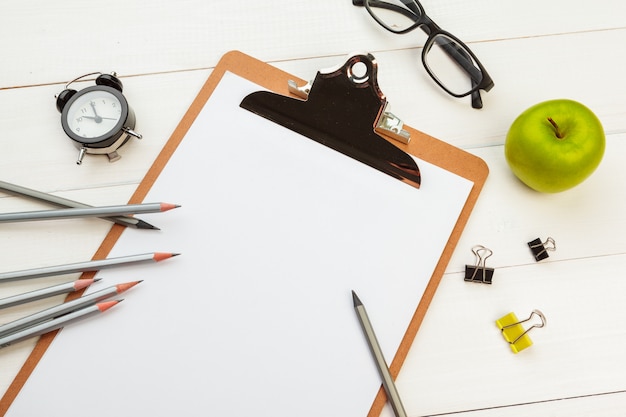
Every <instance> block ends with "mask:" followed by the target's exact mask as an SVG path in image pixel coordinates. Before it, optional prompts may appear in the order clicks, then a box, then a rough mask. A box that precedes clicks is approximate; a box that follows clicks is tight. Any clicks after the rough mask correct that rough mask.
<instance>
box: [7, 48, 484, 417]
mask: <svg viewBox="0 0 626 417" xmlns="http://www.w3.org/2000/svg"><path fill="white" fill-rule="evenodd" d="M227 71H228V72H231V73H234V74H235V75H237V76H240V77H242V78H245V79H247V80H250V81H252V82H254V83H256V84H258V85H260V86H262V87H264V88H266V89H268V90H270V91H273V92H275V93H278V94H282V95H285V96H288V95H289V94H290V92H289V89H288V81H289V80H294V81H296V83H299V84H304V83H305V81H303V80H301V79H298V78H297V77H294V76H292V75H291V74H288V73H286V72H284V71H281V70H279V69H277V68H275V67H272V66H270V65H268V64H266V63H263V62H261V61H258V60H256V59H254V58H252V57H250V56H247V55H245V54H243V53H241V52H238V51H232V52H229V53H227V54H225V55H224V56H223V57H222V59H221V60H220V62H219V63H218V65H217V66H216V68H215V70H214V71H213V72H212V74H211V75H210V77H209V78H208V80H207V81H206V83H205V84H204V86H203V87H202V89H201V91H200V92H199V94H198V95H197V97H196V99H195V100H194V102H193V103H192V105H191V106H190V108H189V110H188V111H187V113H186V114H185V116H184V117H183V119H182V120H181V122H180V123H179V125H178V126H177V128H176V130H175V131H174V133H173V134H172V136H171V137H170V139H169V140H168V142H167V143H166V145H165V146H164V148H163V150H162V151H161V153H160V154H159V156H158V157H157V159H156V160H155V162H154V164H153V165H152V167H151V168H150V169H149V171H148V172H147V174H146V176H145V177H144V179H143V181H142V182H141V183H140V185H139V186H138V188H137V190H136V191H135V193H134V195H133V196H132V198H131V200H130V203H140V202H142V201H143V200H144V198H145V197H146V195H147V194H148V191H149V190H150V188H151V187H152V185H153V184H154V183H155V181H156V179H157V177H158V176H159V174H160V173H161V171H162V170H163V168H164V167H165V166H166V164H167V163H168V161H169V159H170V157H171V156H172V155H173V153H174V152H175V151H176V148H177V147H178V145H179V144H180V143H181V141H182V139H183V138H184V137H185V134H186V133H187V131H188V130H189V128H190V126H191V125H192V124H193V122H194V120H195V119H196V117H197V116H198V115H199V113H200V112H201V110H202V108H203V106H204V104H205V103H206V102H207V100H208V99H209V97H210V96H211V94H212V93H213V91H214V89H215V88H216V86H217V85H218V83H219V82H220V80H221V79H222V77H223V75H224V74H225V73H226V72H227ZM404 129H406V130H407V131H408V132H409V133H410V136H411V141H410V143H409V144H402V143H399V142H397V141H392V143H393V144H394V145H395V146H397V147H398V148H400V149H402V150H403V151H405V152H407V153H409V154H412V155H414V156H416V157H418V158H420V159H422V160H425V161H427V162H430V163H432V164H434V165H437V166H439V167H441V168H443V169H445V170H447V171H449V172H452V173H455V174H457V175H459V176H461V177H463V178H466V179H468V180H470V181H472V182H473V187H472V189H471V192H470V194H469V197H468V199H467V201H466V203H465V205H464V207H463V210H462V212H461V215H460V216H459V218H458V221H457V222H456V225H455V226H454V229H453V232H452V234H451V236H450V238H449V240H448V242H447V245H446V247H445V250H444V252H443V254H442V256H441V258H440V259H439V262H438V263H437V266H436V268H435V271H434V273H433V275H432V277H431V279H430V281H429V283H428V285H427V287H426V290H425V292H424V294H423V297H422V299H421V302H420V303H419V305H418V306H417V308H416V310H415V313H414V315H413V317H412V320H411V322H410V325H409V327H408V329H407V331H406V333H405V335H404V337H403V339H402V342H401V344H400V347H399V349H398V351H397V353H396V355H395V357H394V358H393V361H392V362H391V364H390V371H391V374H392V375H393V376H394V377H395V376H397V375H398V373H399V371H400V368H401V366H402V364H403V362H404V360H405V358H406V356H407V353H408V350H409V348H410V346H411V343H412V342H413V339H414V338H415V335H416V333H417V331H418V329H419V327H420V325H421V322H422V320H423V318H424V315H425V313H426V311H427V309H428V306H429V304H430V302H431V300H432V297H433V295H434V293H435V291H436V289H437V286H438V285H439V282H440V280H441V278H442V276H443V274H444V272H445V269H446V267H447V265H448V262H449V261H450V258H451V256H452V254H453V251H454V249H455V247H456V244H457V243H458V241H459V238H460V236H461V233H462V231H463V229H464V227H465V225H466V223H467V221H468V218H469V215H470V213H471V211H472V209H473V208H474V205H475V203H476V200H477V198H478V196H479V194H480V192H481V190H482V188H483V185H484V183H485V181H486V178H487V175H488V167H487V165H486V164H485V162H484V161H483V160H481V159H480V158H478V157H476V156H474V155H471V154H469V153H467V152H465V151H463V150H460V149H458V148H455V147H453V146H451V145H449V144H447V143H445V142H443V141H440V140H438V139H435V138H433V137H431V136H428V135H426V134H424V133H422V132H420V131H418V130H415V129H413V128H411V127H408V126H406V125H405V126H404ZM390 141H391V140H390ZM418 192H419V191H418ZM416 215H417V214H416ZM123 230H124V227H123V226H119V225H114V226H113V227H112V229H111V231H110V232H109V234H108V235H107V237H106V238H105V240H104V241H103V242H102V244H101V246H100V247H99V249H98V251H97V252H96V253H95V254H94V259H102V258H105V257H106V256H107V255H108V254H109V252H110V251H111V249H112V248H113V246H114V245H115V243H116V241H117V240H118V238H119V237H120V236H121V234H122V232H123ZM93 275H95V273H85V274H83V277H84V278H86V277H89V276H93ZM77 296H79V294H73V295H72V297H77ZM55 335H56V332H53V333H51V334H47V335H44V336H42V337H41V338H40V340H39V341H38V343H37V344H36V346H35V348H34V350H33V352H32V353H31V355H30V356H29V358H28V360H27V361H26V363H25V364H24V366H23V367H22V369H21V370H20V372H19V374H18V375H17V376H16V378H15V379H14V381H13V383H12V384H11V386H10V387H9V389H8V390H7V392H6V394H5V395H4V397H3V398H2V400H1V401H0V416H2V415H4V414H5V413H6V412H7V410H8V409H9V406H10V405H11V404H12V402H13V400H14V399H15V398H16V396H17V395H18V393H19V391H20V390H21V388H22V387H23V386H24V384H25V382H26V380H27V379H28V378H29V376H30V375H31V373H32V372H33V370H34V369H35V367H36V366H37V364H38V362H39V361H40V359H41V358H42V356H43V354H44V353H45V351H46V350H47V349H48V347H49V346H50V343H51V342H52V340H53V339H54V337H55ZM385 401H386V398H385V393H384V391H383V390H382V388H381V389H380V390H379V392H378V394H377V396H376V398H375V399H374V401H373V405H372V407H371V409H370V412H369V415H370V416H377V415H379V414H380V412H381V410H382V408H383V405H384V403H385Z"/></svg>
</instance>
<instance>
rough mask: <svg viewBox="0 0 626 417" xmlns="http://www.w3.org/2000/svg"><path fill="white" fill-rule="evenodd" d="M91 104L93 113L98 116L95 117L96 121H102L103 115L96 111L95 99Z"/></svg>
mask: <svg viewBox="0 0 626 417" xmlns="http://www.w3.org/2000/svg"><path fill="white" fill-rule="evenodd" d="M89 105H90V106H91V109H92V110H93V114H94V115H95V116H96V117H94V118H93V119H94V120H95V121H96V123H101V122H102V117H100V116H98V112H97V111H96V104H95V103H94V102H93V101H90V102H89Z"/></svg>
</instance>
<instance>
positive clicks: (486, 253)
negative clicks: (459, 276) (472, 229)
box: [465, 245, 494, 284]
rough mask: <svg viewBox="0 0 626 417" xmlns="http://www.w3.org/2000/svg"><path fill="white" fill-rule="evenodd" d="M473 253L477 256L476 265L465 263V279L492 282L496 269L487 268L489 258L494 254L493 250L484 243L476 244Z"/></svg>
mask: <svg viewBox="0 0 626 417" xmlns="http://www.w3.org/2000/svg"><path fill="white" fill-rule="evenodd" d="M472 253H473V254H474V257H475V264H474V266H470V265H465V281H468V282H481V283H483V284H491V281H492V278H493V272H494V270H493V268H487V258H489V257H490V256H491V255H493V251H492V250H491V249H489V248H487V247H485V246H483V245H476V246H474V247H472ZM479 271H480V273H479Z"/></svg>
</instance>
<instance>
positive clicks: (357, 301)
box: [352, 290, 363, 308]
mask: <svg viewBox="0 0 626 417" xmlns="http://www.w3.org/2000/svg"><path fill="white" fill-rule="evenodd" d="M352 302H353V303H354V307H355V308H356V307H358V306H362V305H363V303H362V302H361V300H360V299H359V297H358V296H357V295H356V293H355V292H354V290H352Z"/></svg>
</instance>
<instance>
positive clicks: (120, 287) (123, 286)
mask: <svg viewBox="0 0 626 417" xmlns="http://www.w3.org/2000/svg"><path fill="white" fill-rule="evenodd" d="M140 282H141V281H132V282H126V283H124V284H117V285H116V286H115V287H116V288H117V293H118V294H119V293H121V292H124V291H126V290H129V289H131V288H133V287H134V286H135V285H137V284H139V283H140Z"/></svg>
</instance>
